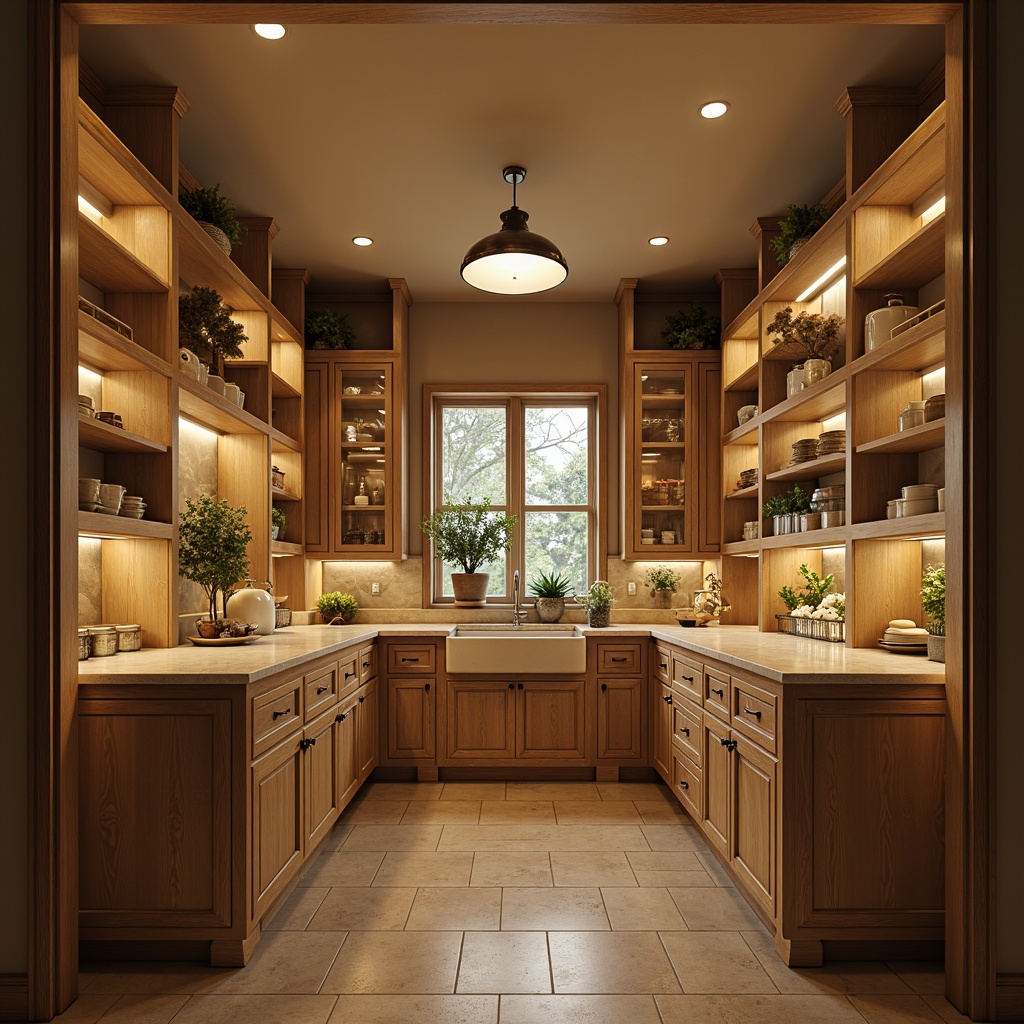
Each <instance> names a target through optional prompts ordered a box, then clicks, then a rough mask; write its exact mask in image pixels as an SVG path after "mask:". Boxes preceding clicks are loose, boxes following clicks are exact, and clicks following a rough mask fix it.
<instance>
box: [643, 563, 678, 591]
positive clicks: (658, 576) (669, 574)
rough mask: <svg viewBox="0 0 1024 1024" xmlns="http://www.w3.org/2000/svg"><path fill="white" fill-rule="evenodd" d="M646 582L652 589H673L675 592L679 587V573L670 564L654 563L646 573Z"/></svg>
mask: <svg viewBox="0 0 1024 1024" xmlns="http://www.w3.org/2000/svg"><path fill="white" fill-rule="evenodd" d="M644 583H645V584H646V585H647V586H648V587H650V588H651V590H671V591H672V593H673V594H674V593H675V592H676V591H677V590H678V589H679V573H678V572H676V570H675V569H673V568H672V567H671V566H668V565H652V566H651V567H650V568H649V569H648V570H647V572H645V573H644Z"/></svg>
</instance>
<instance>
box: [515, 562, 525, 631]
mask: <svg viewBox="0 0 1024 1024" xmlns="http://www.w3.org/2000/svg"><path fill="white" fill-rule="evenodd" d="M522 616H523V609H522V608H521V607H520V606H519V570H518V569H516V571H515V572H514V573H512V625H513V626H518V625H519V620H520V619H521V618H522Z"/></svg>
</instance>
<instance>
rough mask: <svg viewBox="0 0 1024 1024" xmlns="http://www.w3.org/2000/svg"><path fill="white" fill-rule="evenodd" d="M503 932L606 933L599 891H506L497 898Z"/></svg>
mask: <svg viewBox="0 0 1024 1024" xmlns="http://www.w3.org/2000/svg"><path fill="white" fill-rule="evenodd" d="M501 927H502V930H503V931H564V932H585V931H608V930H609V928H610V925H609V923H608V914H607V913H606V912H605V907H604V900H603V899H602V898H601V890H600V889H598V888H597V887H596V886H594V887H588V888H569V887H564V888H557V889H551V888H537V889H535V888H523V889H519V888H512V887H510V888H506V889H504V890H503V891H502V897H501Z"/></svg>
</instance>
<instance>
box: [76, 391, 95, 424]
mask: <svg viewBox="0 0 1024 1024" xmlns="http://www.w3.org/2000/svg"><path fill="white" fill-rule="evenodd" d="M78 415H79V416H88V417H89V418H90V419H92V418H93V417H95V415H96V410H95V409H94V408H93V407H92V399H91V398H90V397H89V396H88V395H79V396H78Z"/></svg>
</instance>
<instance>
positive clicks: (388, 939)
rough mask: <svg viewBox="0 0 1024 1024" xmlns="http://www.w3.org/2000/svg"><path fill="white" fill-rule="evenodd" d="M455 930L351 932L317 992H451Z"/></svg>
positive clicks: (457, 942)
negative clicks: (319, 990)
mask: <svg viewBox="0 0 1024 1024" xmlns="http://www.w3.org/2000/svg"><path fill="white" fill-rule="evenodd" d="M461 946H462V935H461V934H460V933H459V932H353V933H352V934H350V935H349V937H348V938H347V939H346V940H345V945H344V946H342V947H341V952H340V953H339V954H338V957H337V959H336V960H335V961H334V967H333V968H331V972H330V974H328V975H327V980H326V981H325V982H324V984H323V987H322V988H321V991H322V992H337V993H342V992H346V993H381V994H393V995H397V994H407V995H443V994H445V993H451V992H454V991H455V973H456V971H457V970H458V965H459V950H460V949H461Z"/></svg>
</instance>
